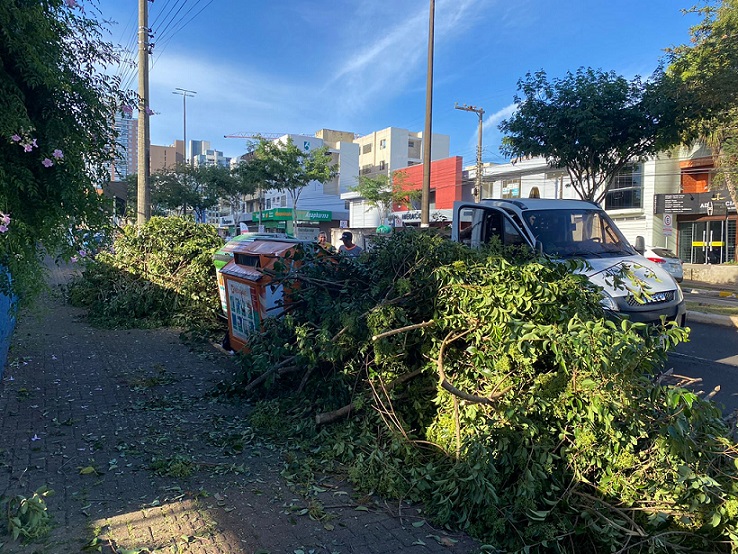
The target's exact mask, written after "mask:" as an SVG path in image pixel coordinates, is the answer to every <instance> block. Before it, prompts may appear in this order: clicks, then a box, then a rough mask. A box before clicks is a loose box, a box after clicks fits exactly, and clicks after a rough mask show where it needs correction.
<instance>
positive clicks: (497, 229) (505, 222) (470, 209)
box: [451, 203, 533, 248]
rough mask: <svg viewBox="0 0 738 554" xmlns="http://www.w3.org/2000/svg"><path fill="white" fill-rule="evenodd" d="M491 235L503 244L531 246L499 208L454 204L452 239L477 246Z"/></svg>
mask: <svg viewBox="0 0 738 554" xmlns="http://www.w3.org/2000/svg"><path fill="white" fill-rule="evenodd" d="M492 237H497V239H498V240H499V241H500V243H501V244H503V245H505V246H515V245H523V244H524V245H526V246H529V247H532V246H533V245H532V244H531V242H530V240H528V239H527V238H526V236H525V235H524V234H523V232H522V230H521V229H520V226H519V225H517V224H516V223H515V221H514V220H513V219H512V218H511V217H510V215H509V214H507V213H506V212H505V211H503V210H501V209H500V208H496V207H493V206H483V205H480V204H463V203H460V204H457V205H455V206H454V221H453V227H452V230H451V239H452V240H454V241H456V242H460V243H462V244H465V245H466V246H469V247H471V248H478V247H480V246H482V245H484V244H487V243H488V242H489V241H490V240H491V239H492Z"/></svg>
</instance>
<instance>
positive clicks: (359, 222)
mask: <svg viewBox="0 0 738 554" xmlns="http://www.w3.org/2000/svg"><path fill="white" fill-rule="evenodd" d="M450 141H451V138H450V137H449V136H448V135H440V134H435V133H434V134H433V136H432V140H431V160H433V161H435V160H441V159H444V158H448V157H449V150H450ZM354 142H355V143H356V144H357V145H358V147H359V175H361V176H366V177H375V176H377V175H380V174H381V175H387V176H389V175H392V172H394V171H397V170H399V169H405V168H409V167H412V166H415V165H421V164H422V163H423V151H424V141H423V133H422V132H411V131H408V130H407V129H401V128H399V127H387V128H386V129H382V130H380V131H375V132H373V133H369V134H367V135H364V136H361V137H358V138H357V139H356V140H355V141H354ZM356 183H357V184H358V178H357V181H356ZM354 186H355V185H354ZM341 198H342V199H344V200H347V201H348V202H349V211H350V215H349V225H350V227H352V228H370V227H377V226H379V225H381V224H383V223H387V222H383V221H380V215H379V213H378V212H377V210H376V209H374V208H372V207H371V206H369V205H368V204H367V203H366V202H365V201H364V199H363V198H361V196H360V195H359V194H358V193H356V192H346V193H343V194H341Z"/></svg>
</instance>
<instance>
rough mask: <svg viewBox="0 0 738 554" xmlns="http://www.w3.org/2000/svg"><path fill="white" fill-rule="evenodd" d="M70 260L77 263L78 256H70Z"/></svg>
mask: <svg viewBox="0 0 738 554" xmlns="http://www.w3.org/2000/svg"><path fill="white" fill-rule="evenodd" d="M69 261H70V262H72V263H73V264H76V263H77V256H72V257H71V258H69Z"/></svg>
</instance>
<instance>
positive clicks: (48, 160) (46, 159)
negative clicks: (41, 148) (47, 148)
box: [41, 158, 54, 167]
mask: <svg viewBox="0 0 738 554" xmlns="http://www.w3.org/2000/svg"><path fill="white" fill-rule="evenodd" d="M41 163H42V164H44V167H51V166H52V165H54V162H52V161H51V160H50V159H49V158H44V161H42V162H41Z"/></svg>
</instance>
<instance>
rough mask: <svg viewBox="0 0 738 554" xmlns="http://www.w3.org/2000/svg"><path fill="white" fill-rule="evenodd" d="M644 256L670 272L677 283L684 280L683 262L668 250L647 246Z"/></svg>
mask: <svg viewBox="0 0 738 554" xmlns="http://www.w3.org/2000/svg"><path fill="white" fill-rule="evenodd" d="M643 255H644V256H645V257H646V259H648V260H651V261H652V262H654V263H657V264H659V265H660V266H661V267H663V268H664V269H665V270H666V271H668V272H669V273H670V274H671V276H672V277H674V280H676V282H677V283H681V282H682V279H684V268H683V267H682V260H681V259H679V256H677V255H676V254H674V252H672V251H671V250H669V249H668V248H661V247H659V246H646V250H645V251H644V252H643Z"/></svg>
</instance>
